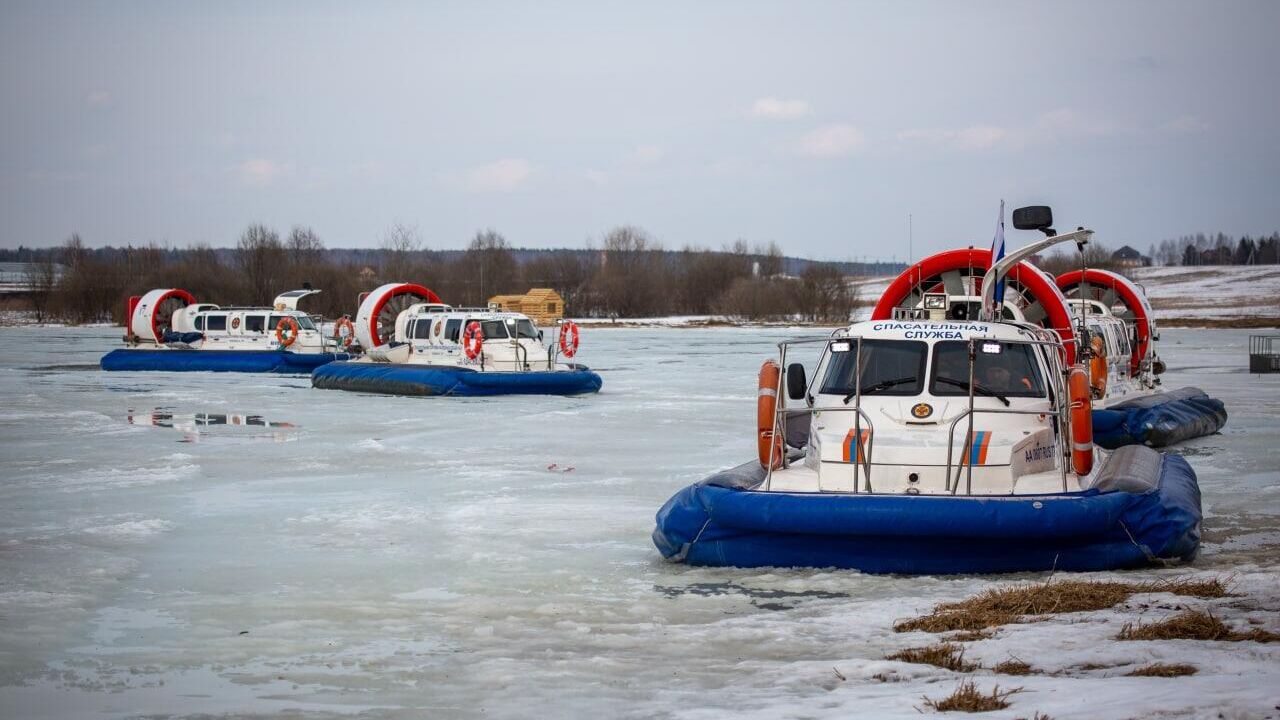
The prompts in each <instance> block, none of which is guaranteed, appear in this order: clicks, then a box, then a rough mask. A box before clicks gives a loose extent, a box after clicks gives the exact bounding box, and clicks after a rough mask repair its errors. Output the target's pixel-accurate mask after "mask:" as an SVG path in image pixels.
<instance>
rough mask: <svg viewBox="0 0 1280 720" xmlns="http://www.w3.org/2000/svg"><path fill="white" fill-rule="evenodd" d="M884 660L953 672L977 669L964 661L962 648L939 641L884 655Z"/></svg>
mask: <svg viewBox="0 0 1280 720" xmlns="http://www.w3.org/2000/svg"><path fill="white" fill-rule="evenodd" d="M885 659H886V660H900V661H902V662H909V663H919V664H922V665H933V666H935V667H940V668H943V669H946V670H953V671H955V672H969V671H970V670H975V669H977V667H978V666H977V665H975V664H973V663H967V662H965V661H964V648H962V647H960V646H959V645H953V644H951V643H940V644H938V645H930V646H928V647H918V648H907V649H906V650H901V651H899V652H896V653H894V654H892V655H888V656H886V657H885Z"/></svg>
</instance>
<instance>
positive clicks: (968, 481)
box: [943, 408, 1067, 495]
mask: <svg viewBox="0 0 1280 720" xmlns="http://www.w3.org/2000/svg"><path fill="white" fill-rule="evenodd" d="M978 413H991V414H993V415H1044V416H1046V417H1047V416H1049V415H1051V414H1052V411H1049V412H1046V411H1044V410H1013V409H1010V408H971V409H966V410H964V411H962V412H961V413H960V414H959V415H957V416H956V417H955V419H954V420H952V421H951V427H950V428H949V429H948V431H947V468H946V483H945V485H944V487H943V489H944V490H945V491H946V492H949V493H951V494H952V495H955V494H956V491H957V490H959V489H960V472H961V471H962V470H964V469H965V468H968V473H967V476H966V478H965V489H964V492H965V494H966V495H972V494H973V463H972V462H965V460H964V458H963V457H961V458H960V464H959V465H958V466H957V467H956V475H955V484H954V485H953V484H952V482H951V458H952V457H953V452H954V450H955V439H956V424H957V423H959V422H960V421H961V420H963V419H964V418H965V417H968V418H969V427H970V428H972V427H973V416H974V415H976V414H978ZM972 442H973V430H972V429H970V430H969V435H968V439H966V440H965V443H966V444H968V443H972ZM1054 446H1055V447H1056V448H1057V450H1058V455H1059V460H1060V461H1061V460H1062V453H1063V450H1064V448H1063V436H1062V434H1061V433H1059V434H1058V438H1057V440H1055V441H1054ZM1058 468H1059V470H1061V472H1062V489H1063V491H1064V492H1065V491H1066V489H1067V465H1066V463H1065V462H1059V463H1058Z"/></svg>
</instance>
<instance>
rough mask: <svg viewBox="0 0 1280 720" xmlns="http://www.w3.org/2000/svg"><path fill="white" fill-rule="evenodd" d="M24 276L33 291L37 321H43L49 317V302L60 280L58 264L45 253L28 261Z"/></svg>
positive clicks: (32, 298)
mask: <svg viewBox="0 0 1280 720" xmlns="http://www.w3.org/2000/svg"><path fill="white" fill-rule="evenodd" d="M22 276H23V280H25V281H26V285H27V287H28V288H29V291H30V293H31V309H32V310H34V311H35V313H36V322H38V323H42V322H44V321H45V320H46V319H47V318H48V317H49V303H50V302H51V301H52V300H53V290H54V286H56V285H57V282H58V265H57V263H55V262H54V261H53V258H52V257H50V256H48V255H44V256H41V257H38V258H36V259H34V260H32V261H31V262H29V263H27V264H26V266H25V267H24V268H23V270H22Z"/></svg>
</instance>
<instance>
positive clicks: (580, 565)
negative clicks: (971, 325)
mask: <svg viewBox="0 0 1280 720" xmlns="http://www.w3.org/2000/svg"><path fill="white" fill-rule="evenodd" d="M813 332H814V331H812V330H788V329H733V328H715V329H697V330H672V329H661V328H648V329H617V330H609V331H603V330H601V331H594V330H592V329H590V328H588V329H586V330H584V333H583V354H582V360H583V361H584V362H586V363H587V364H589V365H591V366H592V367H593V368H595V369H597V370H599V371H600V372H601V374H602V375H603V377H604V379H605V385H604V390H603V392H602V393H601V394H600V395H598V396H594V397H585V398H554V397H519V398H497V399H475V400H462V399H426V398H393V397H383V396H364V395H355V394H348V393H343V392H337V391H320V390H313V389H311V388H310V385H309V381H308V380H307V379H306V378H303V377H296V378H281V377H276V376H253V375H215V374H205V373H176V374H161V373H111V374H107V373H103V372H100V371H98V370H97V366H96V362H97V359H98V358H99V357H100V356H101V355H102V354H103V353H104V352H105V351H107V350H108V349H110V348H111V347H113V346H114V345H115V343H116V342H117V336H118V334H119V333H118V331H117V330H114V329H71V328H8V329H0V348H3V349H2V350H0V433H2V434H0V717H3V718H89V717H93V718H114V717H132V716H139V715H148V716H179V717H181V716H197V715H224V714H225V715H233V716H244V715H253V716H255V717H259V716H263V717H293V716H297V715H305V716H307V717H341V716H349V715H360V716H361V717H373V718H379V717H482V716H483V717H497V718H509V717H510V718H515V717H520V718H525V717H549V718H559V717H590V718H598V717H623V718H647V717H669V718H720V717H726V716H735V717H747V718H781V717H841V718H844V717H850V716H854V715H862V716H867V717H903V718H907V717H911V718H915V717H918V715H919V713H918V711H917V710H916V708H917V707H923V701H922V698H923V697H924V696H929V697H935V698H937V697H941V696H944V695H946V694H949V693H950V692H951V690H952V689H953V688H954V687H955V685H956V683H957V682H958V680H959V679H960V676H959V675H957V674H955V673H951V672H948V671H945V670H940V669H936V668H932V667H928V666H920V665H909V664H904V663H899V662H891V661H887V660H884V659H883V658H884V656H885V655H886V654H888V653H890V652H893V651H895V650H898V649H901V648H903V647H908V646H914V645H922V644H926V643H928V642H931V641H933V640H935V638H933V637H932V636H928V635H924V634H920V633H914V634H907V635H900V634H895V633H893V632H892V631H891V630H890V626H891V625H892V623H893V621H894V620H896V619H900V618H904V617H908V616H911V615H914V614H917V613H919V612H921V611H924V610H927V609H928V608H929V607H930V606H931V605H933V604H934V603H936V602H939V601H943V600H949V599H956V598H960V597H963V596H965V595H967V594H969V593H972V592H976V591H980V590H982V589H985V588H989V587H992V586H993V585H997V584H1000V583H1008V582H1012V581H1013V580H1016V579H1018V578H1008V577H1005V578H989V577H988V578H983V577H960V578H934V577H923V578H902V577H873V576H865V575H860V574H858V573H853V572H830V571H820V570H818V571H815V570H803V571H801V570H751V571H742V570H733V569H698V568H688V567H684V566H681V565H671V564H666V563H664V562H663V561H661V560H660V559H659V556H658V553H657V551H656V550H655V549H654V548H653V546H652V545H651V544H650V542H649V533H650V531H651V530H652V527H653V515H654V513H655V512H656V510H657V509H658V507H659V506H660V505H661V504H662V503H663V502H664V501H665V500H666V499H667V498H668V497H669V496H670V495H671V494H672V493H673V492H674V491H675V490H676V489H678V488H679V487H681V486H683V485H685V484H687V483H689V482H693V481H695V480H697V479H700V478H701V477H703V476H705V475H706V474H708V473H710V472H711V471H713V470H716V469H719V468H723V467H727V466H731V465H736V464H738V463H740V462H742V461H743V460H744V459H747V458H750V457H752V455H753V454H754V452H755V442H754V439H753V437H752V436H753V432H752V428H753V418H754V404H755V382H756V380H755V377H756V371H757V369H758V367H759V364H760V362H761V360H762V359H763V358H764V357H766V356H767V355H769V354H770V353H772V352H773V351H774V343H775V342H776V341H777V340H778V339H780V338H781V337H783V336H793V335H798V334H812V333H813ZM1247 335H1248V333H1247V332H1244V331H1226V330H1166V331H1164V333H1163V336H1164V337H1163V342H1162V347H1161V354H1162V355H1163V357H1164V358H1165V359H1166V361H1168V363H1169V368H1170V369H1169V372H1168V374H1167V375H1166V376H1165V378H1166V384H1167V385H1169V386H1170V387H1181V386H1182V385H1197V386H1199V387H1202V388H1204V389H1205V390H1206V391H1208V392H1209V393H1210V394H1212V395H1215V396H1217V397H1220V398H1222V399H1223V400H1224V401H1225V402H1226V403H1227V407H1228V410H1229V412H1230V415H1231V417H1230V420H1229V421H1228V424H1227V426H1226V428H1224V430H1223V432H1222V433H1221V434H1219V435H1214V436H1212V437H1207V438H1202V439H1199V440H1195V441H1192V442H1190V443H1187V444H1186V445H1185V446H1183V447H1182V448H1180V449H1179V452H1182V453H1183V454H1184V455H1186V456H1187V457H1188V459H1189V460H1190V461H1191V463H1192V465H1193V466H1194V467H1195V469H1196V471H1197V472H1198V473H1199V475H1200V482H1201V485H1202V487H1203V489H1204V501H1205V509H1206V528H1205V539H1206V542H1205V548H1204V553H1203V556H1202V557H1201V558H1200V560H1198V561H1197V562H1196V563H1195V564H1194V565H1193V566H1192V567H1191V568H1190V569H1189V570H1188V569H1162V570H1151V571H1143V572H1136V573H1125V574H1122V575H1121V576H1123V577H1125V578H1132V579H1139V578H1150V577H1167V576H1175V575H1182V574H1187V573H1189V574H1192V575H1197V576H1205V577H1209V576H1217V575H1230V576H1233V577H1234V578H1236V583H1237V591H1238V592H1239V593H1240V596H1239V597H1233V598H1224V599H1221V600H1211V601H1201V600H1188V599H1186V598H1173V597H1169V596H1155V595H1153V596H1142V597H1140V598H1135V599H1134V600H1133V601H1131V602H1130V603H1129V604H1128V606H1127V607H1124V608H1120V609H1118V610H1114V611H1103V612H1098V613H1087V614H1082V615H1078V616H1069V617H1059V618H1055V619H1051V620H1049V621H1046V622H1039V623H1031V624H1026V625H1016V626H1009V627H1007V628H1004V629H1002V630H1000V631H999V632H998V634H997V635H996V636H995V637H994V638H992V639H990V640H984V641H981V642H977V643H972V644H971V647H970V650H969V654H968V655H967V659H969V660H974V661H980V662H982V663H984V664H986V665H988V666H989V665H991V664H994V663H996V662H999V661H1001V660H1004V659H1006V658H1008V657H1018V658H1021V659H1022V660H1024V661H1026V662H1028V663H1031V664H1032V665H1034V666H1036V667H1038V668H1040V669H1043V670H1046V671H1051V672H1052V671H1058V672H1060V674H1059V675H1054V676H1050V675H1042V676H1033V677H1029V678H1010V677H1001V676H995V675H993V674H992V673H990V672H989V671H981V672H979V673H977V674H976V677H977V679H978V684H979V686H980V687H982V688H984V689H989V688H990V687H991V686H993V685H996V684H999V685H1000V686H1001V687H1023V688H1025V690H1024V691H1023V692H1021V693H1019V694H1017V695H1014V696H1013V697H1012V698H1011V700H1012V702H1013V706H1012V707H1011V708H1010V709H1009V710H1008V711H1003V712H999V713H991V714H989V715H988V716H987V717H994V718H1013V717H1022V716H1026V717H1030V716H1031V715H1032V714H1033V713H1034V712H1035V711H1041V712H1044V713H1047V714H1049V715H1050V716H1052V717H1054V718H1064V717H1090V718H1124V717H1133V716H1150V715H1153V714H1159V713H1169V714H1175V715H1177V716H1178V717H1183V716H1192V717H1197V716H1206V717H1217V716H1218V713H1219V712H1222V713H1223V716H1224V717H1258V716H1262V715H1265V714H1267V713H1274V712H1275V711H1274V710H1273V708H1274V706H1275V705H1276V704H1277V702H1278V701H1280V693H1278V692H1277V691H1276V690H1275V688H1277V687H1280V648H1278V647H1276V646H1275V645H1261V644H1257V643H1231V644H1226V643H1200V642H1188V641H1170V642H1128V643H1121V642H1117V641H1114V640H1112V638H1113V637H1114V635H1115V633H1116V632H1118V630H1119V628H1120V626H1121V625H1123V623H1125V622H1129V621H1133V620H1137V619H1144V620H1147V621H1150V620H1152V619H1156V618H1159V617H1163V616H1165V615H1168V614H1170V613H1172V612H1174V610H1173V608H1174V607H1175V606H1184V607H1185V606H1192V607H1207V608H1212V609H1213V611H1214V613H1215V614H1216V615H1218V616H1219V617H1222V618H1223V619H1224V620H1226V621H1227V622H1229V623H1233V624H1237V625H1241V626H1244V625H1246V624H1247V623H1249V621H1250V620H1252V621H1255V622H1258V623H1261V624H1262V625H1261V626H1262V627H1267V628H1270V629H1272V630H1280V532H1277V530H1278V528H1277V525H1278V524H1280V459H1278V458H1280V455H1278V454H1277V452H1276V447H1277V445H1280V375H1273V376H1253V375H1249V374H1247V373H1246V371H1245V368H1246V367H1247V357H1246V337H1247ZM250 419H252V420H250ZM1026 577H1027V578H1030V577H1035V578H1037V579H1043V576H1026ZM1093 577H1111V575H1096V576H1093ZM1023 579H1025V578H1023ZM1153 661H1164V662H1190V663H1192V664H1194V665H1196V666H1198V667H1199V668H1200V672H1199V674H1197V675H1195V676H1192V677H1189V678H1180V679H1165V678H1126V677H1122V676H1123V674H1124V673H1125V672H1128V671H1129V670H1130V669H1132V668H1133V667H1134V666H1136V665H1139V664H1146V663H1149V662H1153ZM1088 664H1095V665H1104V666H1108V667H1104V668H1100V669H1093V670H1087V669H1082V668H1081V667H1080V666H1082V665H1088ZM837 671H838V672H839V674H840V675H842V676H843V677H844V678H845V679H844V680H841V679H840V677H839V676H837V674H836V672H837ZM876 676H880V678H881V679H877V677H876Z"/></svg>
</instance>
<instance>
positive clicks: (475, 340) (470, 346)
mask: <svg viewBox="0 0 1280 720" xmlns="http://www.w3.org/2000/svg"><path fill="white" fill-rule="evenodd" d="M483 348H484V332H483V331H481V329H480V323H478V322H476V321H475V320H472V321H471V323H470V324H468V325H467V329H466V330H463V331H462V351H463V352H464V353H466V354H467V359H468V360H475V359H476V358H477V357H479V356H480V351H481V350H482V349H483Z"/></svg>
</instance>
